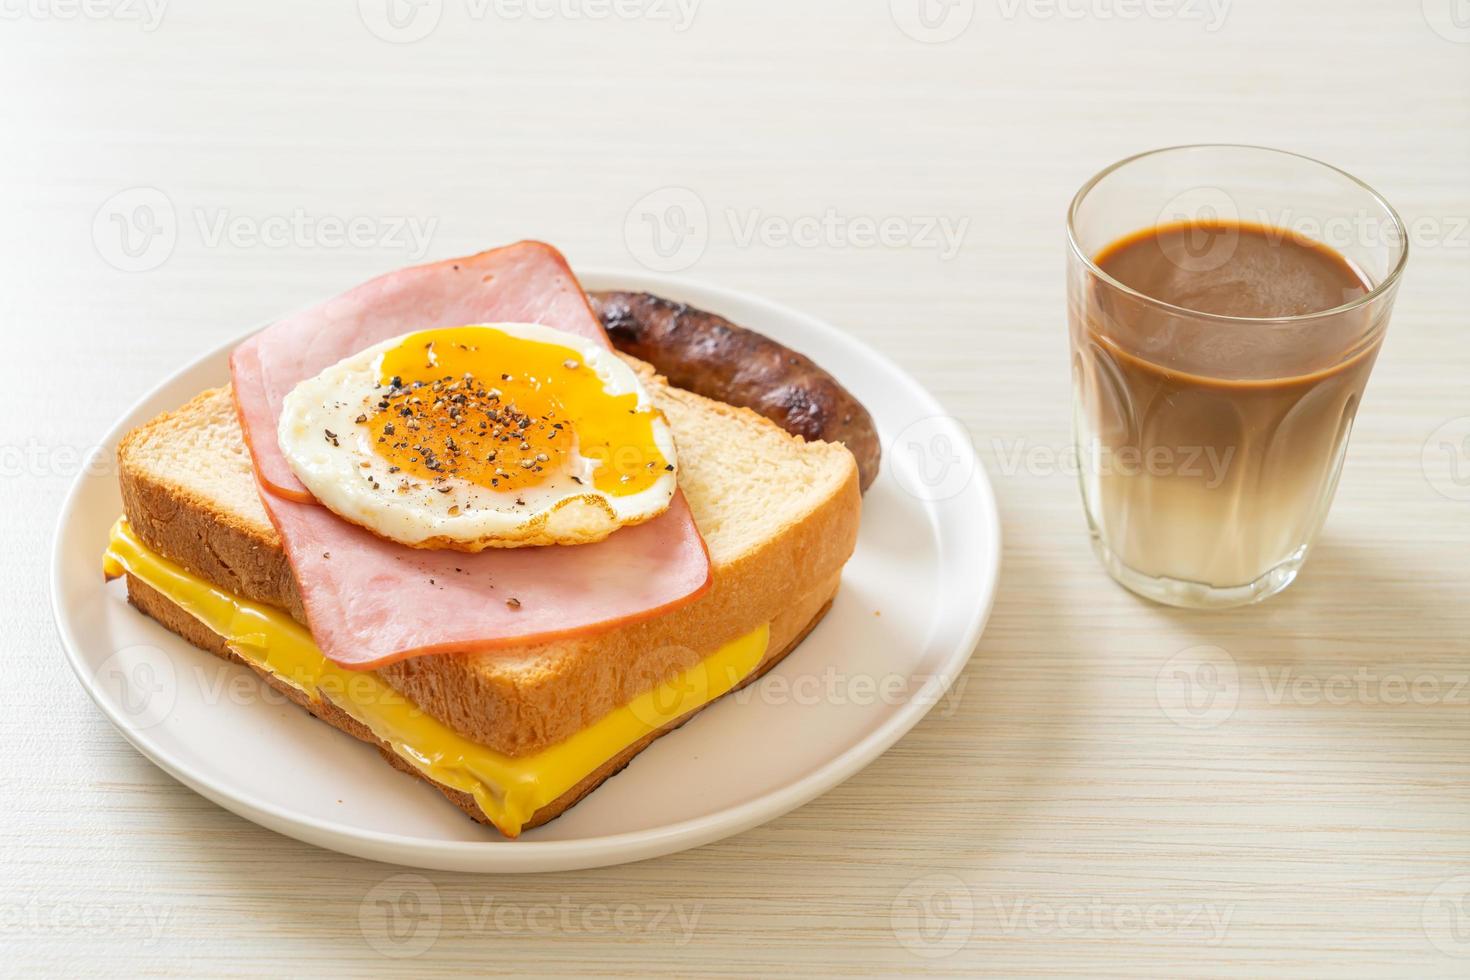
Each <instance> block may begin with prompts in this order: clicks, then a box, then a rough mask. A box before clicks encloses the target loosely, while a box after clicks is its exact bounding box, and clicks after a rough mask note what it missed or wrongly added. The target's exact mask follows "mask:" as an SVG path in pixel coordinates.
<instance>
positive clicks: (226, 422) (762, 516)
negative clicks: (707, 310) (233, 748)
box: [118, 363, 861, 817]
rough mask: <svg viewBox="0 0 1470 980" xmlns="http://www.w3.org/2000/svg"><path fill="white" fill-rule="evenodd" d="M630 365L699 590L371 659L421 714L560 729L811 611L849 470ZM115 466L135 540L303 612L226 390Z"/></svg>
mask: <svg viewBox="0 0 1470 980" xmlns="http://www.w3.org/2000/svg"><path fill="white" fill-rule="evenodd" d="M638 366H639V368H640V370H641V371H642V372H643V373H644V374H645V378H646V381H647V383H648V384H649V387H650V393H651V394H652V396H653V398H654V401H655V403H656V404H657V406H658V407H659V408H660V409H662V411H663V412H664V414H665V416H666V417H667V418H668V420H669V424H670V426H671V428H672V429H673V432H674V437H675V440H676V442H677V444H678V449H679V465H680V481H679V482H680V487H681V488H682V489H683V491H684V493H685V495H686V497H687V498H688V501H689V505H690V508H691V510H692V511H693V513H694V517H695V521H696V523H697V524H698V526H699V529H700V532H701V533H702V534H703V535H704V538H705V541H706V544H707V546H708V548H709V552H710V559H711V568H712V586H711V588H710V590H709V591H708V592H707V593H706V594H705V595H703V596H701V597H700V598H699V599H697V600H695V601H694V602H692V603H690V604H689V605H686V606H684V607H682V608H680V609H677V610H675V611H674V612H672V613H670V614H668V615H666V616H662V617H660V618H658V619H656V620H653V621H650V622H644V623H638V624H635V625H632V626H626V627H619V628H616V629H613V630H610V631H608V632H605V633H602V634H599V635H596V636H592V637H585V638H578V639H573V640H565V641H558V642H553V643H545V644H537V645H534V646H526V647H523V648H519V649H515V650H510V651H496V652H493V653H484V654H463V655H440V656H429V657H419V658H414V659H410V660H405V661H401V662H399V663H396V664H392V665H390V666H387V667H384V668H381V669H380V670H379V671H378V672H377V674H378V676H379V677H380V678H382V679H383V680H384V681H385V682H386V683H388V684H389V685H390V686H392V687H393V688H395V689H396V690H398V691H399V692H400V693H401V694H403V695H404V696H405V697H407V698H408V699H410V700H411V701H413V702H414V703H415V704H416V705H417V706H418V707H419V708H421V709H422V710H423V711H425V712H426V713H428V714H429V715H431V716H433V717H434V718H436V719H438V720H439V721H441V722H443V723H444V724H446V725H448V726H449V727H451V728H453V729H454V730H455V731H457V732H458V733H459V734H461V735H463V736H464V737H465V738H468V739H470V740H472V741H475V742H478V743H481V744H483V745H485V746H487V747H489V748H491V749H494V750H495V751H497V752H501V753H503V754H505V755H509V756H523V755H529V754H532V753H535V752H538V751H541V750H542V749H544V748H547V747H548V746H551V745H554V744H556V743H558V742H560V741H562V740H564V739H566V738H567V737H568V736H570V735H572V734H573V733H575V732H577V731H580V730H582V729H583V728H586V727H588V726H589V725H591V724H592V723H593V722H595V721H597V720H598V719H600V718H602V717H603V716H604V715H606V714H608V713H609V712H610V711H612V710H613V709H614V708H617V707H620V706H621V705H624V704H626V703H628V702H629V701H631V700H632V699H633V698H634V697H635V696H637V695H639V694H641V693H642V692H644V691H646V690H648V689H649V688H650V687H652V686H653V685H654V684H656V683H657V682H659V681H661V680H665V679H668V678H671V677H673V676H675V675H677V674H678V673H679V672H681V671H684V670H687V669H689V668H690V667H692V666H694V665H695V664H697V663H699V662H700V661H702V660H703V659H704V657H705V656H707V655H708V654H709V653H710V652H711V651H713V650H715V649H717V648H718V647H720V646H721V645H722V644H724V643H727V642H729V641H731V640H733V639H735V638H736V637H739V636H742V635H744V634H746V633H748V632H749V631H750V630H752V629H754V628H756V627H759V626H760V625H762V624H767V623H769V624H771V625H772V637H771V643H770V649H769V650H768V651H767V657H766V660H765V661H763V662H762V665H761V667H760V668H758V671H759V670H763V669H766V668H768V667H769V666H770V665H771V664H772V663H774V662H775V660H777V659H779V656H780V655H783V654H784V653H785V652H786V650H788V649H789V648H790V646H792V645H794V643H795V642H796V641H797V640H798V639H799V638H800V635H802V634H803V633H804V631H805V630H806V629H807V628H809V626H810V624H811V623H812V622H813V621H814V620H815V618H817V617H819V615H820V611H821V609H823V608H824V606H825V603H826V602H827V601H828V600H829V599H830V598H831V593H832V591H833V590H834V589H835V587H836V581H837V578H838V576H839V575H840V572H841V569H842V566H843V564H844V563H845V562H846V561H847V559H848V557H849V556H850V555H851V553H852V550H853V548H854V546H855V544H856V539H857V527H858V516H859V510H860V506H861V505H860V497H859V492H858V478H857V467H856V464H855V463H854V461H853V458H852V455H851V454H850V453H849V452H848V451H847V450H846V449H845V448H843V447H842V446H840V445H836V444H830V443H822V442H803V441H802V440H801V439H800V438H797V437H794V436H791V435H788V434H787V433H786V432H784V431H782V430H781V429H779V428H777V427H776V426H775V425H774V424H772V423H771V422H769V421H767V420H766V419H764V418H762V417H760V416H758V415H756V414H755V413H753V412H751V411H749V410H746V409H737V408H732V407H730V406H728V405H724V404H722V403H719V402H714V401H710V400H708V399H705V398H701V397H699V396H698V395H694V394H691V393H689V392H686V391H682V390H680V389H676V388H671V387H668V386H667V385H666V384H664V383H663V381H662V379H660V378H656V377H654V376H653V375H652V373H651V371H650V370H649V369H648V368H647V366H646V365H642V364H641V363H638ZM118 462H119V473H120V483H121V486H122V496H123V505H124V510H125V512H126V516H127V518H128V520H129V522H130V524H131V525H132V527H133V529H134V531H135V532H136V533H137V535H138V537H139V538H140V539H142V541H143V542H144V543H145V544H146V545H147V546H148V547H150V548H151V549H153V550H154V551H157V552H158V553H160V554H162V555H163V556H165V557H167V558H169V559H172V560H173V561H175V562H177V563H178V564H180V565H182V566H184V568H186V569H187V570H189V571H190V572H192V573H194V574H195V575H198V576H200V577H201V578H204V579H206V580H208V581H210V582H212V583H215V584H216V585H218V586H220V587H221V588H223V589H225V590H227V591H229V592H233V593H235V594H237V595H239V596H241V597H243V598H245V599H249V600H252V601H255V602H262V603H266V604H268V605H272V606H277V607H280V608H283V609H285V610H286V611H288V612H289V613H290V614H291V615H292V616H293V617H294V618H295V619H297V620H298V621H299V622H302V623H305V622H306V619H305V614H304V612H303V610H302V605H301V599H300V595H299V592H298V590H297V586H296V581H295V578H294V576H293V575H292V573H291V569H290V566H289V565H288V564H287V562H286V558H285V554H284V552H283V551H282V548H281V543H280V539H279V537H278V536H277V535H276V532H275V530H274V528H273V527H272V526H271V524H270V521H269V520H268V518H267V517H266V514H265V510H264V508H263V507H262V505H261V502H260V499H259V497H258V496H257V491H256V487H255V483H254V479H253V473H252V470H251V464H250V457H249V454H248V452H247V451H246V449H245V446H244V442H243V439H242V437H241V433H240V428H239V424H238V422H237V420H236V417H235V412H234V408H233V406H232V404H231V399H230V393H229V389H228V388H216V389H211V390H209V391H206V392H204V393H202V394H200V395H199V396H198V397H196V398H194V399H193V400H192V401H190V402H189V403H188V404H186V405H184V406H183V407H182V408H180V409H178V410H177V411H174V412H170V413H167V414H165V415H162V416H159V417H158V418H156V419H154V420H153V421H151V422H149V423H148V424H146V425H144V426H142V427H140V428H138V429H135V430H134V431H132V432H131V433H129V434H128V435H127V437H126V438H124V440H123V442H122V444H121V445H120V446H119V447H118ZM130 584H132V583H130ZM144 589H146V586H142V585H141V583H139V584H138V587H137V588H135V589H134V590H133V595H134V601H135V603H137V604H138V605H139V606H140V607H141V608H143V609H144V611H146V612H148V613H149V614H150V615H153V616H154V617H155V618H158V619H160V621H162V622H164V624H165V625H167V626H169V627H170V628H172V629H174V630H175V631H176V632H180V633H183V634H184V635H185V636H186V637H187V638H189V639H190V640H191V641H192V642H195V643H196V644H198V645H201V646H206V647H207V646H208V645H207V644H205V643H203V642H201V641H200V638H198V637H196V636H192V635H190V634H189V633H188V632H186V631H185V630H184V629H183V628H182V624H180V623H177V622H171V621H170V620H169V618H168V614H167V612H166V610H165V609H164V608H162V607H160V605H159V603H167V600H166V599H163V598H162V597H158V596H156V595H153V596H149V595H148V594H147V593H146V592H144V591H143V590H144ZM778 626H779V627H780V628H779V629H778V628H777V627H778ZM339 727H341V726H339ZM639 748H641V746H639ZM628 757H629V758H631V754H630V755H628ZM614 761H616V760H614ZM625 763H626V759H624V760H623V762H621V763H618V764H617V765H616V766H614V767H612V768H611V769H609V771H608V773H606V774H604V776H603V777H602V778H605V776H606V775H607V774H610V773H611V772H613V771H616V769H617V768H620V767H621V765H622V764H625ZM597 782H600V779H599V780H597ZM592 785H596V782H593V783H592ZM590 788H591V786H588V787H587V788H586V789H583V790H581V792H582V793H585V792H586V791H588V790H590ZM578 797H580V794H578ZM559 802H560V801H559ZM568 805H569V804H568ZM558 812H559V811H558ZM539 816H540V815H539V814H538V817H539Z"/></svg>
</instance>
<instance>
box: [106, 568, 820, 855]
mask: <svg viewBox="0 0 1470 980" xmlns="http://www.w3.org/2000/svg"><path fill="white" fill-rule="evenodd" d="M126 578H127V588H128V601H129V602H130V603H132V604H133V606H135V607H136V608H137V609H138V610H139V611H141V612H142V613H144V614H145V615H147V616H149V617H151V618H152V619H154V620H156V621H157V622H158V623H159V624H160V625H162V626H163V627H164V628H165V629H168V630H169V631H171V632H173V633H177V634H178V635H179V636H181V637H183V638H184V639H185V640H187V641H189V642H190V643H192V644H193V645H194V646H196V647H199V648H200V649H202V650H205V651H208V652H209V653H212V654H214V655H215V656H217V657H220V658H221V659H224V660H228V661H231V662H234V663H237V664H241V665H243V666H245V667H248V668H250V669H251V670H253V671H254V672H255V673H256V674H258V675H259V676H260V678H261V679H262V680H263V681H265V683H266V684H269V685H270V686H271V687H272V688H274V689H275V690H277V691H279V692H280V693H281V694H283V695H285V696H286V697H287V698H289V699H290V700H291V701H292V702H293V703H294V704H296V705H298V706H299V707H301V708H303V709H305V710H306V711H307V712H309V713H310V714H312V715H314V716H315V717H316V718H318V719H320V720H321V721H324V722H326V723H327V724H328V725H331V726H332V727H333V728H336V729H337V730H339V731H342V732H345V733H346V734H348V735H351V736H352V737H353V738H356V739H359V740H361V741H364V742H367V743H368V744H369V745H372V746H373V747H374V748H376V749H377V750H378V753H379V754H380V755H382V757H383V758H384V759H385V760H387V762H388V763H389V764H391V765H392V766H393V767H394V768H395V769H398V770H400V771H402V772H405V773H408V774H409V775H411V776H417V777H418V778H420V779H422V780H423V781H424V782H426V783H428V784H429V785H430V786H433V787H434V788H435V789H437V790H438V791H439V792H440V793H442V794H444V796H445V797H446V798H448V800H449V802H451V803H453V804H454V805H455V806H457V807H459V808H460V809H461V810H462V811H464V812H465V814H467V815H468V816H469V817H470V818H471V819H473V820H475V821H477V822H479V823H482V824H489V823H490V820H489V818H488V817H487V816H486V814H485V813H484V812H483V811H481V810H480V806H479V804H478V803H476V802H475V798H474V797H473V796H471V795H470V794H468V793H465V792H462V791H460V790H457V789H454V788H452V787H449V786H445V785H444V784H443V783H439V782H436V781H435V780H434V779H432V778H431V777H429V776H427V775H425V774H424V773H423V772H421V771H419V770H418V769H416V768H414V767H413V766H412V765H410V764H409V763H407V762H406V761H404V760H403V759H402V758H400V757H399V756H398V754H397V753H396V752H394V751H393V750H392V748H390V747H389V746H388V744H387V743H386V742H384V741H382V740H381V739H379V738H378V737H377V736H375V735H374V734H373V733H372V732H371V731H369V730H368V729H367V727H365V726H364V725H362V724H361V723H359V722H358V721H357V720H356V719H354V718H352V717H351V716H350V715H348V714H347V713H346V712H344V711H343V710H342V709H340V708H338V707H337V706H336V705H334V704H332V703H331V702H330V701H327V700H325V699H323V700H320V701H312V700H311V699H310V698H308V697H307V696H306V695H305V694H303V693H302V692H300V691H298V690H297V689H296V688H294V687H291V686H290V685H288V684H285V683H283V682H281V681H279V680H277V679H276V678H275V677H274V676H273V675H272V674H271V673H270V672H269V671H267V670H265V669H263V668H261V667H258V666H257V665H255V664H254V663H252V662H250V661H249V660H246V659H244V658H242V657H240V656H239V655H238V654H236V653H235V652H234V651H232V650H230V648H229V647H228V646H227V645H226V644H225V641H224V638H223V637H221V636H220V635H219V634H218V633H215V632H214V631H213V630H211V629H209V628H208V627H207V626H205V625H204V624H202V623H201V622H199V621H198V620H197V619H195V618H194V617H193V616H191V615H189V613H187V612H185V611H184V610H183V609H181V608H180V607H179V606H177V605H176V604H174V602H173V601H171V600H170V599H169V598H168V597H166V596H164V595H163V594H162V593H161V592H159V591H158V590H156V589H154V588H152V587H151V586H149V585H148V584H147V583H145V582H143V581H141V580H140V579H138V578H136V577H135V576H133V575H132V574H131V573H128V574H127V576H126ZM837 584H838V583H837V580H836V579H835V578H834V579H832V580H831V581H828V582H824V583H822V584H821V585H820V586H819V587H817V588H815V589H813V590H811V591H810V592H809V593H807V594H806V595H803V596H801V597H800V598H799V599H798V600H797V601H796V602H793V603H792V604H791V605H790V606H789V608H788V609H787V610H786V611H785V612H783V613H782V615H781V616H779V617H778V618H777V620H776V621H775V622H773V623H772V626H771V643H770V646H769V647H768V648H767V650H766V654H765V656H764V657H763V658H762V660H761V662H760V663H759V664H758V665H757V666H756V668H755V670H754V671H752V672H751V673H750V674H749V675H748V676H747V677H746V678H745V679H744V680H742V681H741V682H740V683H739V684H737V685H736V686H735V687H734V688H732V691H738V690H739V689H740V688H742V687H745V686H746V685H747V684H750V683H752V682H754V681H755V680H757V679H758V678H760V677H761V676H762V675H764V674H765V673H766V672H767V671H768V670H770V669H771V668H772V667H774V666H776V664H778V663H780V662H781V661H782V660H783V659H785V657H786V655H787V654H789V653H790V652H791V651H792V650H794V649H795V648H796V647H797V645H798V644H800V643H801V641H802V640H803V639H805V638H806V636H807V634H808V633H810V632H811V631H812V630H813V629H814V628H815V627H816V625H817V623H819V622H820V621H821V620H822V617H823V616H825V615H826V613H827V610H828V609H830V608H831V606H832V597H833V595H834V594H835V593H836V591H837ZM715 700H716V701H718V700H719V699H718V698H716V699H715ZM714 703H715V702H714V701H711V702H709V703H708V704H705V705H702V706H700V707H699V708H696V709H694V710H693V711H690V712H688V713H687V714H685V715H683V716H681V717H680V718H678V719H676V720H675V721H673V722H671V723H669V724H668V725H666V726H664V727H663V728H660V729H659V730H657V731H655V732H651V733H649V734H648V735H646V736H644V737H643V738H641V739H639V740H638V741H637V742H635V743H633V744H632V745H630V746H628V747H627V748H625V749H623V750H622V751H620V752H619V753H618V754H617V755H615V756H613V757H612V758H611V759H608V760H607V762H605V763H603V764H602V765H601V766H599V767H598V768H597V769H596V770H594V771H593V772H591V773H589V774H588V775H587V776H586V778H584V779H583V780H582V781H581V782H579V783H577V785H576V786H573V787H572V788H571V789H569V790H568V791H567V792H565V793H563V794H562V795H561V796H559V797H557V798H556V799H555V800H553V801H551V802H550V803H548V804H547V805H545V806H543V807H541V808H540V809H539V810H537V811H536V812H535V814H533V815H532V817H531V819H530V820H529V821H527V823H526V824H525V826H524V827H523V828H522V829H523V830H530V829H531V828H533V827H539V826H541V825H542V824H544V823H547V822H548V821H550V820H554V819H556V818H557V817H559V816H561V814H563V813H565V812H566V811H567V810H568V809H570V808H571V807H573V806H576V805H577V803H578V802H580V801H581V800H582V798H583V797H585V796H586V795H587V794H588V793H591V792H592V791H593V790H595V789H596V788H597V787H599V786H601V785H602V784H603V783H604V782H605V781H607V780H608V779H609V778H611V777H612V776H615V775H617V774H618V773H619V772H621V771H622V770H623V769H624V768H626V767H627V765H628V763H629V762H631V761H632V760H633V758H634V757H635V756H636V755H638V753H640V752H642V751H643V750H644V749H646V748H647V747H648V746H649V745H651V744H653V742H654V740H655V739H658V738H660V737H662V736H664V735H666V734H668V733H669V732H671V731H673V730H674V729H676V728H679V727H680V726H682V725H683V724H684V723H685V722H687V721H689V719H691V718H693V717H694V716H695V715H696V714H698V713H699V712H700V711H703V710H704V709H705V708H707V707H709V705H710V704H714Z"/></svg>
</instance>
